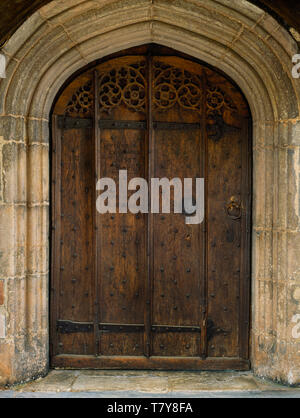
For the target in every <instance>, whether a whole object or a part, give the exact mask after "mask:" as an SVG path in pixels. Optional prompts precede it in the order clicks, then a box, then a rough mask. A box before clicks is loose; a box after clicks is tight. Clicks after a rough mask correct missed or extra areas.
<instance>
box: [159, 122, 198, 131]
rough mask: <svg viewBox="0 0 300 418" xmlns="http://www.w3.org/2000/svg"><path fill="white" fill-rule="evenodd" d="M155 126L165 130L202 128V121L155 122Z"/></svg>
mask: <svg viewBox="0 0 300 418" xmlns="http://www.w3.org/2000/svg"><path fill="white" fill-rule="evenodd" d="M153 128H154V129H156V130H165V131H187V130H197V129H200V128H201V124H200V123H177V122H153Z"/></svg>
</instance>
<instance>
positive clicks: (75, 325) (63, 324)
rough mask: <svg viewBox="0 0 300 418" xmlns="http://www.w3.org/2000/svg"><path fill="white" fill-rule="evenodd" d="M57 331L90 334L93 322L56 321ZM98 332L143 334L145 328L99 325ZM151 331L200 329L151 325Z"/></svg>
mask: <svg viewBox="0 0 300 418" xmlns="http://www.w3.org/2000/svg"><path fill="white" fill-rule="evenodd" d="M57 331H58V332H59V333H60V334H77V333H92V332H94V324H93V322H73V321H61V320H60V321H57ZM99 331H100V332H101V333H108V332H112V333H123V332H144V331H145V326H144V325H143V324H99ZM151 331H152V332H155V333H166V332H180V333H181V332H184V333H189V332H191V333H195V332H197V333H199V332H201V328H200V327H197V326H195V327H193V326H174V325H170V326H168V325H153V326H152V327H151Z"/></svg>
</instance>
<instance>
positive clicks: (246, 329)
mask: <svg viewBox="0 0 300 418" xmlns="http://www.w3.org/2000/svg"><path fill="white" fill-rule="evenodd" d="M250 132H251V123H250V119H249V118H245V119H244V121H243V125H242V134H241V138H242V191H241V202H242V220H241V234H242V236H241V281H240V326H239V328H240V332H239V336H240V343H239V346H240V358H242V359H248V358H249V335H250V309H249V307H250V295H251V275H250V269H251V256H250V254H251V251H250V248H251V207H252V193H251V190H252V178H251V174H252V158H251V156H252V144H251V140H250V138H251V134H250Z"/></svg>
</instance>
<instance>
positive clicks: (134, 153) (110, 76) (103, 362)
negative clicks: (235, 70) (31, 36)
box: [51, 54, 251, 369]
mask: <svg viewBox="0 0 300 418" xmlns="http://www.w3.org/2000/svg"><path fill="white" fill-rule="evenodd" d="M248 126H249V114H248V108H247V104H246V102H245V100H244V98H243V97H242V95H241V94H240V92H239V91H238V90H237V89H236V88H235V87H234V86H233V85H232V84H231V83H230V82H229V81H228V80H227V79H225V78H224V77H223V76H221V75H220V74H218V73H217V72H215V71H213V70H211V69H209V68H206V67H205V66H203V65H200V64H198V63H195V62H192V61H189V60H186V59H183V58H179V57H176V56H156V55H154V56H151V54H147V55H130V56H125V57H120V58H114V59H111V60H108V61H106V62H103V63H102V64H100V65H97V66H96V67H95V68H93V69H91V70H88V71H86V72H85V73H83V74H82V75H81V76H79V77H77V78H76V79H75V80H73V81H72V82H71V83H70V84H69V85H68V86H67V87H66V88H65V89H64V91H63V93H62V94H61V96H60V98H59V100H58V101H57V103H56V106H55V109H54V116H53V144H54V145H53V156H54V157H53V217H52V223H53V250H52V302H51V313H52V315H51V317H52V320H51V321H52V364H53V365H55V366H67V367H94V368H110V367H111V368H160V369H163V368H166V369H172V368H174V369H226V368H235V369H247V368H249V360H248V355H249V353H248V335H249V280H250V278H249V265H250V260H249V258H250V255H249V233H250V229H249V225H250V215H251V213H250V200H251V196H250V191H251V189H250V171H251V167H250V158H249V149H250V147H249V145H250V137H249V131H248ZM119 170H127V171H128V181H129V180H130V179H131V178H135V177H142V178H145V179H147V180H150V179H151V178H153V177H156V178H164V177H166V178H169V179H172V178H174V177H178V178H181V179H182V180H183V179H184V178H196V177H198V178H204V179H205V182H206V192H205V195H206V196H205V206H206V211H205V212H206V215H205V221H204V222H203V223H202V224H201V225H186V223H185V214H174V213H171V214H142V213H137V214H132V213H122V214H121V213H117V214H105V215H100V214H98V213H97V211H96V198H97V194H96V180H97V179H99V178H103V177H110V178H113V179H114V180H115V181H116V184H117V186H118V181H119ZM129 196H130V193H129ZM173 203H174V196H173V195H172V196H171V207H172V204H173Z"/></svg>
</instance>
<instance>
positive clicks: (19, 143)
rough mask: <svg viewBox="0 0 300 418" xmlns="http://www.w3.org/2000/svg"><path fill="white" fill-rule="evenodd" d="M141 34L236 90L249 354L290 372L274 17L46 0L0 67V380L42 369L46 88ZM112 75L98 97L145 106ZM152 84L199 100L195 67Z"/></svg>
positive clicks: (294, 152)
mask: <svg viewBox="0 0 300 418" xmlns="http://www.w3.org/2000/svg"><path fill="white" fill-rule="evenodd" d="M211 16H213V17H214V18H213V19H211ZM148 43H157V44H161V45H163V46H167V47H171V48H173V49H176V50H178V51H180V52H182V53H185V54H188V55H190V56H193V57H195V58H198V59H200V60H202V61H204V62H207V63H208V64H210V65H212V66H214V67H216V68H218V69H220V70H222V71H223V72H224V73H226V74H227V75H228V76H230V77H231V78H232V79H233V80H234V81H235V82H236V83H237V84H238V85H239V87H240V88H241V90H242V91H243V92H244V94H245V96H246V97H247V99H248V102H249V105H250V108H251V111H252V116H253V165H254V179H253V180H254V190H253V231H252V237H253V239H252V242H253V244H252V245H253V249H252V254H253V258H252V283H253V289H252V307H253V308H252V312H253V315H252V365H253V369H254V372H255V373H256V374H258V375H261V376H265V377H270V378H273V379H277V380H281V381H284V382H286V383H290V384H297V383H300V357H299V350H300V347H299V345H300V340H299V336H298V333H297V332H296V328H295V326H296V325H297V318H298V315H300V299H299V289H300V262H299V253H300V232H299V231H300V222H299V219H300V212H299V210H300V209H299V193H300V190H299V189H300V184H299V152H300V151H299V147H300V142H299V141H300V119H299V110H300V87H299V79H293V77H292V66H293V64H292V57H293V55H295V54H297V53H299V51H298V46H297V44H296V42H295V41H294V40H293V38H292V37H291V36H290V35H289V34H288V32H287V31H286V30H285V29H284V28H283V27H281V26H279V25H278V23H277V22H275V21H274V20H273V19H272V17H270V16H269V15H268V14H267V13H265V12H264V11H262V10H260V9H259V8H257V7H255V6H253V5H252V4H250V3H248V2H247V1H246V0H243V1H240V0H238V1H237V0H233V1H231V2H230V4H229V2H228V1H227V0H218V1H216V0H205V1H204V0H178V1H176V2H175V1H169V0H151V1H150V0H128V1H126V4H124V1H122V0H119V1H118V0H108V1H104V0H103V1H102V0H97V1H93V2H91V1H82V0H64V1H56V0H53V1H52V2H50V3H49V4H48V5H47V6H45V7H43V8H41V9H40V10H39V11H37V12H36V13H35V14H34V15H33V16H32V17H30V18H29V19H28V20H27V21H26V22H25V23H24V24H23V26H22V27H21V28H20V29H19V30H18V31H17V32H16V33H15V34H14V35H13V36H12V38H11V39H10V40H9V42H8V43H7V44H6V45H5V47H4V48H3V50H2V53H3V54H5V56H6V59H7V78H6V79H2V80H1V81H0V168H1V169H0V170H1V176H0V228H1V236H0V254H1V258H0V280H1V281H2V282H3V284H4V295H3V296H4V303H3V305H1V306H0V329H1V333H0V382H1V383H4V384H5V383H15V382H19V381H22V380H26V379H31V378H34V377H37V376H39V375H42V374H45V373H46V372H47V370H48V349H49V342H48V299H49V294H48V275H49V257H48V254H49V240H48V237H49V226H48V225H49V222H48V218H49V162H48V161H49V116H50V111H51V107H52V104H53V101H54V99H55V97H56V95H57V93H58V91H59V89H60V88H61V86H62V85H63V84H64V83H65V81H66V80H67V79H68V78H69V77H70V76H71V75H72V74H74V73H75V72H76V71H78V70H79V69H80V68H83V67H85V66H86V65H87V64H89V63H91V62H93V61H94V60H96V59H100V58H102V57H105V56H107V55H110V54H113V53H115V52H117V51H121V50H123V49H126V48H130V47H133V46H139V45H142V44H148ZM133 72H134V73H135V74H136V73H137V70H135V71H133ZM170 75H172V74H170ZM175 75H176V74H175ZM110 77H116V78H118V77H121V78H122V75H121V74H115V75H111V76H110ZM110 77H108V78H106V79H105V81H103V95H102V100H103V103H105V105H106V106H108V107H109V106H111V105H113V104H114V103H115V101H117V100H119V99H120V98H119V96H120V94H121V97H122V100H123V101H125V102H128V103H130V105H132V103H133V104H134V106H139V107H140V108H141V109H142V108H143V106H144V104H143V94H142V90H143V89H142V87H141V86H142V83H141V81H142V78H141V76H136V75H134V76H132V79H133V80H134V81H133V82H132V84H131V86H130V87H129V88H128V87H127V86H125V85H124V86H123V85H121V86H120V90H118V91H116V92H112V91H111V90H110V87H109V83H110ZM172 77H173V75H172ZM121 78H120V80H121ZM87 81H88V80H87ZM162 84H163V83H161V84H160V83H158V84H157V86H158V87H157V88H158V96H157V101H158V103H160V105H163V106H168V105H170V104H171V103H172V101H173V100H174V97H175V96H176V100H179V101H180V103H181V104H182V105H183V106H193V107H195V108H196V109H197V108H199V103H198V101H197V99H196V96H197V95H196V92H197V93H198V90H197V89H198V88H199V86H198V85H197V83H196V80H194V79H193V77H191V81H190V83H189V84H188V85H186V86H185V87H181V86H180V85H179V84H177V85H176V86H177V87H175V90H176V94H175V91H174V90H173V89H172V88H171V87H168V88H169V90H168V89H167V87H166V88H165V87H164V86H162ZM78 87H80V86H78ZM220 88H221V89H222V87H221V86H220ZM87 89H88V85H85V86H83V89H82V90H81V91H80V90H78V91H77V94H75V95H74V97H72V96H71V97H69V98H68V100H69V102H68V103H69V112H75V113H76V111H77V110H76V109H78V104H79V105H80V109H85V111H83V112H84V113H88V112H89V108H90V106H91V102H90V99H89V94H88V90H87ZM225 93H227V94H228V92H225ZM221 96H222V95H220V91H218V90H214V89H212V91H211V93H210V94H209V98H208V100H209V102H210V104H211V106H212V107H213V108H214V112H215V111H218V109H219V108H220V106H223V107H224V109H225V110H224V112H225V113H226V110H228V108H229V109H231V106H232V104H231V103H230V101H229V102H228V101H227V99H226V98H224V100H223V98H222V97H221ZM229 97H230V94H229ZM132 100H133V101H132Z"/></svg>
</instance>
